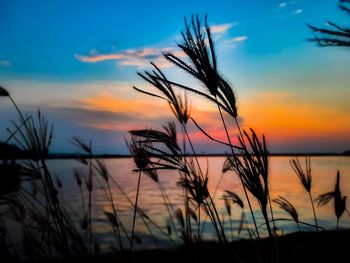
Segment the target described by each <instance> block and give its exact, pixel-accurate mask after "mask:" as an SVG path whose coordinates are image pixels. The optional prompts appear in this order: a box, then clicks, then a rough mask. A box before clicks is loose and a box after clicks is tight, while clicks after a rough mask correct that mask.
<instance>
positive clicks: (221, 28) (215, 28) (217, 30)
mask: <svg viewBox="0 0 350 263" xmlns="http://www.w3.org/2000/svg"><path fill="white" fill-rule="evenodd" d="M237 25H238V22H232V23H225V24H220V25H212V26H210V30H211V32H212V33H214V34H222V33H225V32H227V31H229V30H230V29H231V28H232V27H234V26H237Z"/></svg>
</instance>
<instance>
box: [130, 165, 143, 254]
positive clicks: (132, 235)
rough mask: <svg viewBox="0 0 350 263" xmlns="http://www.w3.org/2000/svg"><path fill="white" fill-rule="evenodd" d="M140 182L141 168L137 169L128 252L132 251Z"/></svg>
mask: <svg viewBox="0 0 350 263" xmlns="http://www.w3.org/2000/svg"><path fill="white" fill-rule="evenodd" d="M140 182H141V169H140V171H139V178H138V181H137V190H136V197H135V207H134V216H133V220H132V231H131V239H130V252H132V248H133V241H134V231H135V219H136V210H137V201H138V198H139V191H140Z"/></svg>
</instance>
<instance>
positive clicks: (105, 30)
mask: <svg viewBox="0 0 350 263" xmlns="http://www.w3.org/2000/svg"><path fill="white" fill-rule="evenodd" d="M192 14H199V15H200V16H201V17H203V16H204V15H205V14H207V15H208V22H209V24H210V25H211V29H212V32H213V35H214V39H215V43H216V49H217V54H218V60H219V66H220V70H221V72H222V73H223V75H224V76H225V77H226V79H227V80H229V82H230V83H231V84H232V86H233V87H234V89H235V91H236V93H237V97H238V114H239V119H240V121H241V124H242V126H243V128H249V127H252V128H254V129H256V131H258V133H259V134H261V133H264V134H265V135H266V137H267V141H268V146H269V148H270V151H271V152H343V151H345V150H347V149H350V103H349V98H350V87H349V83H350V74H349V66H350V50H349V49H344V48H329V47H328V48H320V47H317V46H316V45H315V43H311V42H309V41H307V39H308V38H310V37H312V33H311V32H310V30H309V29H308V27H307V26H306V24H312V25H315V26H320V27H329V25H328V24H327V20H330V21H333V22H336V23H338V24H340V25H347V26H349V17H347V16H346V14H345V13H344V12H342V11H341V10H340V9H339V8H338V7H337V1H335V0H322V1H311V0H296V1H277V0H265V1H261V0H255V1H254V0H246V1H243V0H241V1H238V0H227V1H221V0H216V1H212V0H186V1H182V0H178V1H161V0H148V1H141V0H140V1H108V0H106V1H88V0H80V1H79V0H75V1H64V0H56V1H47V0H42V1H34V0H27V1H20V0H11V1H1V2H0V39H1V41H0V86H2V87H4V88H6V89H7V90H8V91H9V92H10V93H11V95H12V97H13V98H14V99H15V101H16V102H17V103H18V105H19V106H20V108H21V109H22V110H23V111H24V112H26V113H28V114H32V113H35V111H36V109H37V108H40V110H41V111H42V112H43V113H44V115H45V116H46V117H47V119H49V120H50V122H51V123H52V124H54V126H55V129H54V142H53V145H52V152H73V151H74V150H75V148H74V147H73V146H72V145H71V144H70V143H69V142H68V139H69V138H71V137H72V136H74V135H77V136H79V137H81V138H83V139H85V140H90V139H91V140H92V141H93V145H94V149H95V152H97V153H122V154H124V153H127V147H126V145H125V137H128V135H127V131H128V130H130V129H136V128H145V127H148V128H151V127H153V128H159V127H161V125H162V124H165V123H166V122H167V121H169V120H172V119H173V116H172V114H171V110H170V109H169V107H168V105H166V104H165V103H164V102H162V101H158V100H156V99H154V98H150V97H148V96H146V95H143V94H140V93H137V92H136V91H134V90H133V89H132V86H133V85H134V86H137V87H139V88H146V89H147V87H148V84H147V83H145V82H144V81H143V80H142V79H141V78H140V77H138V76H137V72H142V71H144V70H147V69H150V67H149V62H150V61H153V62H154V63H156V64H157V65H159V67H161V68H162V70H164V72H165V73H166V74H167V76H168V77H169V79H172V80H176V81H184V82H186V83H188V84H189V85H191V86H192V87H195V88H196V87H198V83H197V82H196V81H194V80H193V79H191V78H189V77H188V76H187V75H185V74H183V72H181V71H179V70H178V69H176V68H175V67H174V66H172V65H171V64H170V63H169V62H167V61H166V60H165V59H164V58H163V57H162V52H164V51H172V52H178V49H177V47H176V41H178V42H179V41H181V38H180V31H181V30H182V29H183V25H184V23H183V21H184V20H183V19H184V17H187V18H190V17H191V15H192ZM0 99H1V100H0V140H5V139H6V137H7V131H6V128H7V127H11V122H10V121H11V120H12V119H14V120H16V119H17V115H16V112H15V111H14V109H13V107H12V105H11V104H10V102H9V101H8V100H6V98H0ZM190 100H191V105H192V115H193V117H194V118H195V119H196V120H197V122H198V123H199V124H200V125H201V126H203V127H204V128H205V129H206V130H207V131H208V133H210V134H211V135H212V136H214V137H217V138H220V139H222V140H224V139H225V136H224V132H223V130H222V127H221V125H220V122H219V116H218V114H217V111H216V108H215V107H214V106H213V105H211V104H210V103H208V102H206V101H203V100H202V99H201V98H198V97H193V96H190ZM190 130H191V136H192V138H193V140H194V142H195V144H196V149H197V151H198V152H207V153H219V152H223V151H225V149H222V148H221V147H220V146H218V145H216V144H213V143H211V142H208V140H206V139H205V137H204V136H203V135H201V134H200V132H199V131H198V130H196V129H195V128H194V127H190ZM232 136H233V137H234V136H235V134H234V133H233V134H232Z"/></svg>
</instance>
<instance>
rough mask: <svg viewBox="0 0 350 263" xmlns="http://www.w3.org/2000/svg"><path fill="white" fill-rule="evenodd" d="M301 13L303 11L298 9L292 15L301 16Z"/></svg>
mask: <svg viewBox="0 0 350 263" xmlns="http://www.w3.org/2000/svg"><path fill="white" fill-rule="evenodd" d="M302 12H303V9H301V8H299V9H297V10H295V11H294V12H293V14H295V15H299V14H301V13H302Z"/></svg>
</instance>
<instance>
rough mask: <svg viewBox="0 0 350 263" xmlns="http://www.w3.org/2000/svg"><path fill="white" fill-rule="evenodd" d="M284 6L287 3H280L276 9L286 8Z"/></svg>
mask: <svg viewBox="0 0 350 263" xmlns="http://www.w3.org/2000/svg"><path fill="white" fill-rule="evenodd" d="M286 6H287V3H285V2H282V3H279V4H278V7H280V8H283V7H286Z"/></svg>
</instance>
